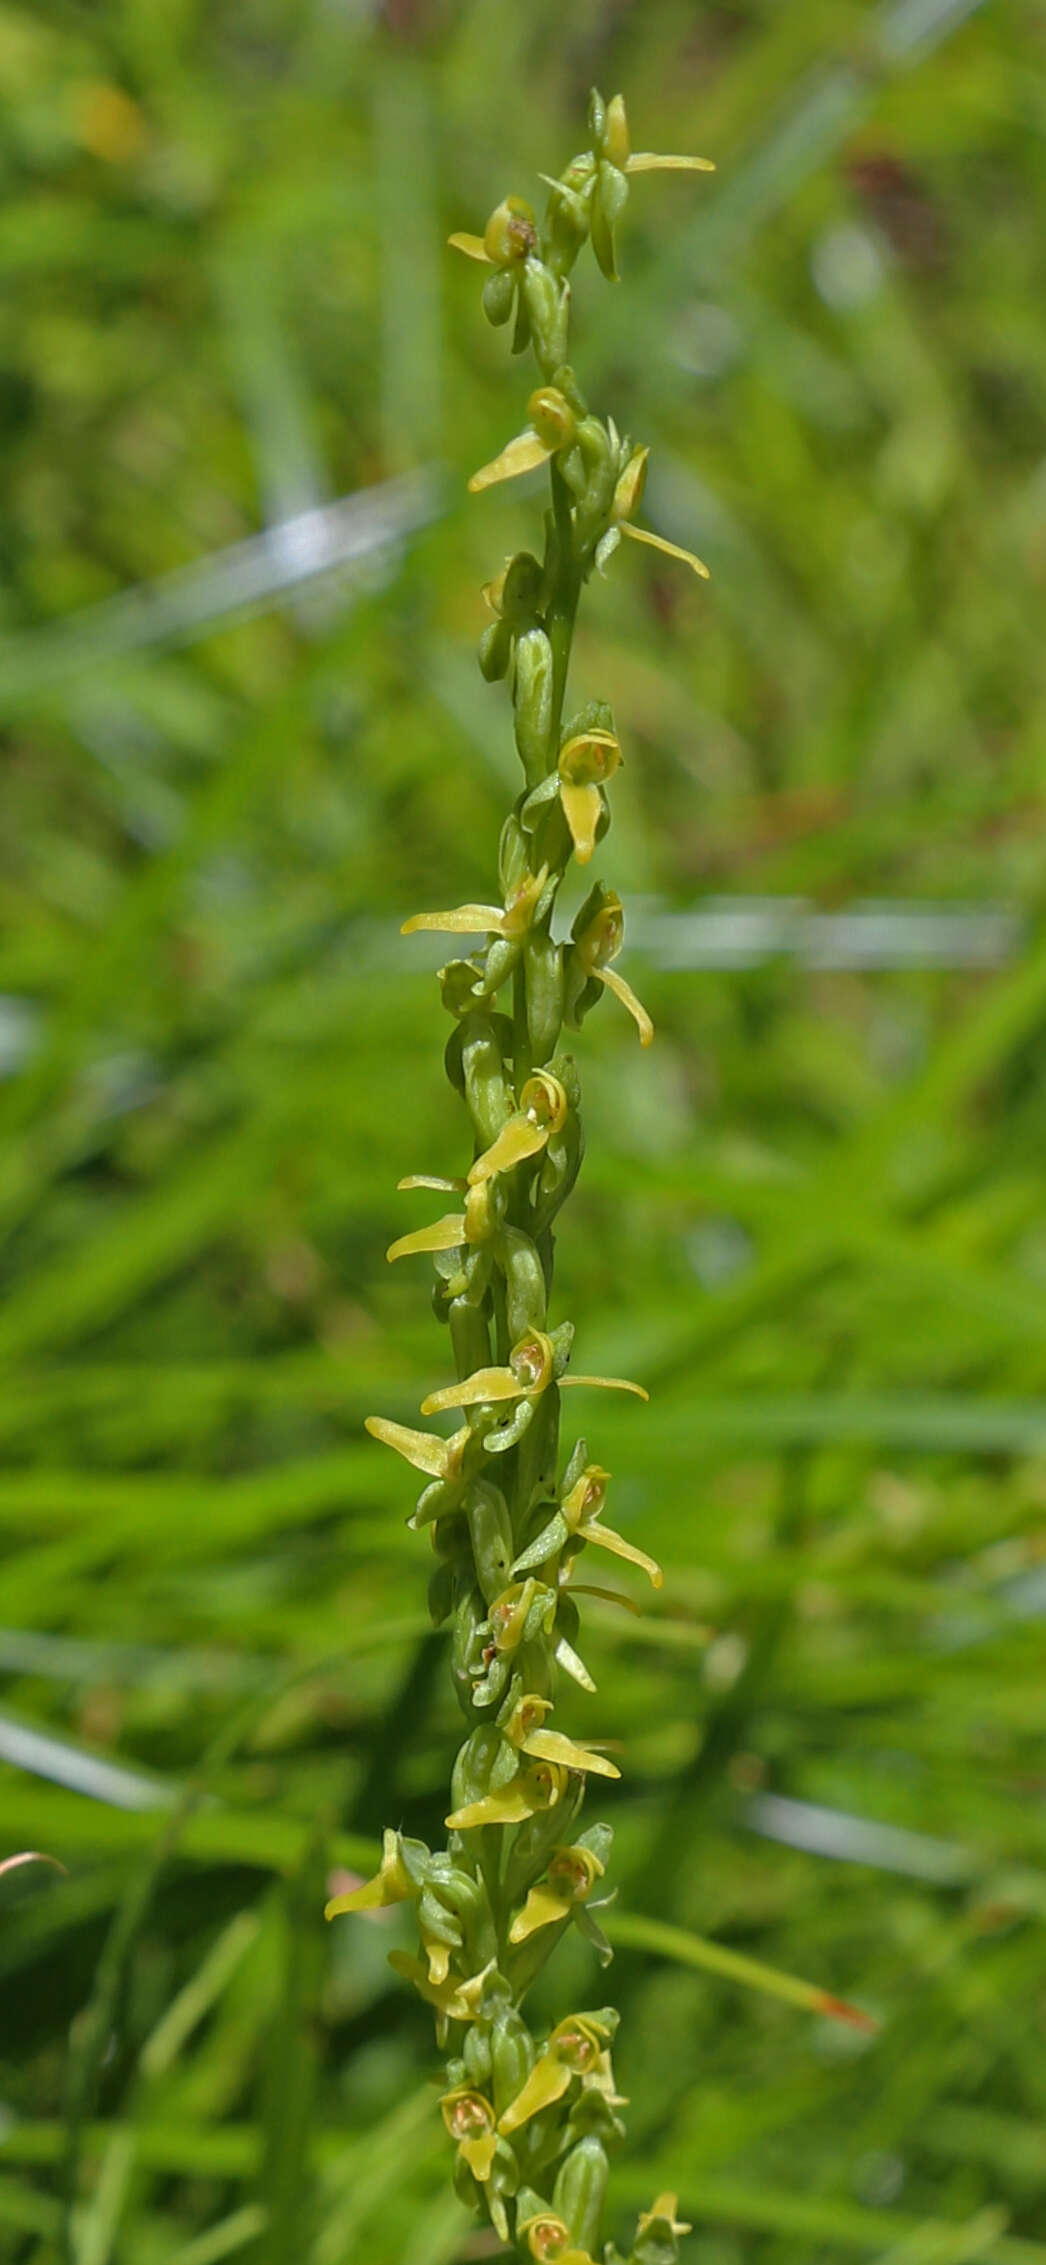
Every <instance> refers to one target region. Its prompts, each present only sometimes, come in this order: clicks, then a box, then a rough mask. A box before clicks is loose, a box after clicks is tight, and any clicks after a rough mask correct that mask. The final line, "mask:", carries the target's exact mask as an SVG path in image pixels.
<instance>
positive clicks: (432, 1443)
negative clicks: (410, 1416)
mask: <svg viewBox="0 0 1046 2265" xmlns="http://www.w3.org/2000/svg"><path fill="white" fill-rule="evenodd" d="M427 1412H428V1411H427V1409H423V1411H422V1413H423V1414H427ZM363 1428H364V1431H369V1433H370V1436H371V1438H372V1439H377V1440H380V1442H381V1444H382V1446H383V1447H392V1448H394V1449H395V1451H396V1454H397V1455H402V1457H403V1460H404V1462H405V1463H411V1464H412V1465H413V1467H414V1469H415V1470H416V1471H424V1472H425V1474H426V1477H428V1478H430V1479H456V1478H460V1477H461V1466H462V1458H463V1456H464V1452H465V1449H466V1447H467V1445H468V1442H469V1439H470V1437H471V1434H470V1432H469V1430H468V1427H467V1425H466V1426H465V1427H464V1428H463V1429H462V1430H461V1431H456V1432H455V1433H454V1436H453V1438H452V1439H441V1438H440V1436H439V1434H438V1432H432V1431H412V1430H411V1429H410V1426H409V1425H408V1424H402V1423H393V1422H392V1420H391V1418H390V1417H388V1416H367V1417H366V1419H365V1421H364V1426H363Z"/></svg>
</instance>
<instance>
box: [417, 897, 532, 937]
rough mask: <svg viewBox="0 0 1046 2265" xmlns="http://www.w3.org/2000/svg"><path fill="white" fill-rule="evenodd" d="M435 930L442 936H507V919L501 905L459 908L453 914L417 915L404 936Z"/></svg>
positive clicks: (424, 913)
mask: <svg viewBox="0 0 1046 2265" xmlns="http://www.w3.org/2000/svg"><path fill="white" fill-rule="evenodd" d="M422 929H431V930H433V931H434V932H435V933H436V934H437V935H440V936H487V935H490V934H491V933H493V934H494V935H497V936H504V935H505V934H506V933H507V930H506V927H505V915H504V912H503V911H502V908H501V906H500V905H499V904H459V905H458V906H457V907H456V908H455V910H454V911H453V912H415V913H412V914H411V917H410V919H409V920H405V921H404V923H403V926H402V928H401V929H400V935H401V936H416V935H418V934H419V933H420V931H421V930H422Z"/></svg>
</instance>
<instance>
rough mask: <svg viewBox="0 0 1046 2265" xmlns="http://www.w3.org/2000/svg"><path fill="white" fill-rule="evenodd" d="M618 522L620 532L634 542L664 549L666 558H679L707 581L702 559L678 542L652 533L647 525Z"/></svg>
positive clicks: (707, 575) (706, 569)
mask: <svg viewBox="0 0 1046 2265" xmlns="http://www.w3.org/2000/svg"><path fill="white" fill-rule="evenodd" d="M619 524H620V527H621V532H622V534H623V535H631V537H632V540H633V542H634V543H649V544H650V547H651V550H655V551H664V553H665V556H666V558H681V559H682V561H683V564H684V566H692V567H693V569H694V573H695V574H700V576H701V579H702V581H704V582H707V581H708V579H709V570H708V568H707V566H706V565H705V562H704V559H703V558H695V556H694V553H693V551H685V550H684V549H683V548H682V545H681V544H679V543H670V542H669V541H668V540H667V537H666V536H664V535H652V534H651V532H650V529H649V527H633V526H632V524H631V521H630V520H628V519H622V520H621V521H620V522H619Z"/></svg>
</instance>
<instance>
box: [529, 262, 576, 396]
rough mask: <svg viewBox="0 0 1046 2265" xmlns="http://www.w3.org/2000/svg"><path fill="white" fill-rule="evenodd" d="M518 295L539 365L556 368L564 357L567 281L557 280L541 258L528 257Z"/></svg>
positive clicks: (565, 352)
mask: <svg viewBox="0 0 1046 2265" xmlns="http://www.w3.org/2000/svg"><path fill="white" fill-rule="evenodd" d="M521 297H522V302H523V305H524V306H525V308H526V311H527V315H528V317H529V321H530V328H531V330H532V332H533V336H534V348H535V352H536V354H537V358H538V361H539V362H540V364H541V367H542V369H544V370H548V371H549V372H550V373H551V372H552V371H554V370H558V368H559V366H560V363H561V362H565V361H566V358H567V310H568V308H569V305H570V285H569V283H561V282H557V279H556V277H555V276H554V275H553V273H552V270H551V268H548V267H546V266H545V264H544V262H543V261H542V260H538V259H528V260H527V263H526V266H525V267H524V269H523V282H522V290H521Z"/></svg>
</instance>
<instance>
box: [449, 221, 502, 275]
mask: <svg viewBox="0 0 1046 2265" xmlns="http://www.w3.org/2000/svg"><path fill="white" fill-rule="evenodd" d="M447 242H448V244H449V245H450V246H451V247H452V249H453V250H454V251H455V252H464V254H465V257H466V259H468V260H482V261H483V264H484V266H485V267H493V265H494V262H493V260H492V259H491V256H490V253H489V252H488V250H487V247H486V245H485V243H484V241H483V238H482V236H470V235H469V233H468V230H467V229H465V228H456V229H455V230H454V234H453V236H448V238H447Z"/></svg>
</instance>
